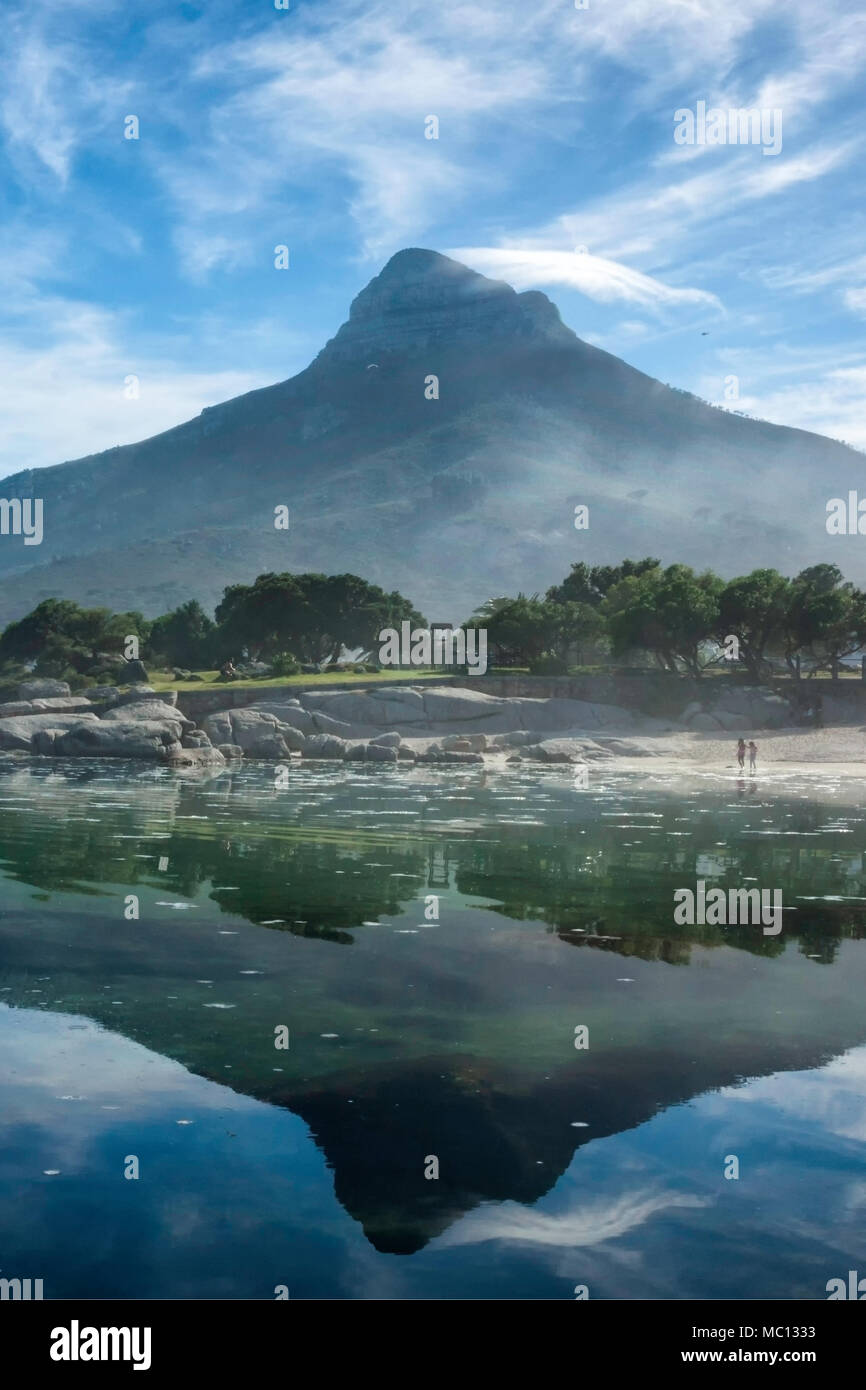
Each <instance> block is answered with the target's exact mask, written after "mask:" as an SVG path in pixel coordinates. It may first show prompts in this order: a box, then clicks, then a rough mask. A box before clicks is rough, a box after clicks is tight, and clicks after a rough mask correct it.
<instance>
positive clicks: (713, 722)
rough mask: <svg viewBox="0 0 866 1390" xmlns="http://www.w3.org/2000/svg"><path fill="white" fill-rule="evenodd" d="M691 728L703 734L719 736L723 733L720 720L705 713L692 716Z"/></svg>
mask: <svg viewBox="0 0 866 1390" xmlns="http://www.w3.org/2000/svg"><path fill="white" fill-rule="evenodd" d="M740 722H742V721H740ZM689 728H690V729H696V730H698V731H699V732H701V733H715V734H718V733H722V732H723V730H722V725H721V724H720V723H719V721H718V719H716V718H715V716H714V715H712V714H706V713H705V712H703V711H701V712H700V713H699V714H693V715H692V717H691V719H690V720H689Z"/></svg>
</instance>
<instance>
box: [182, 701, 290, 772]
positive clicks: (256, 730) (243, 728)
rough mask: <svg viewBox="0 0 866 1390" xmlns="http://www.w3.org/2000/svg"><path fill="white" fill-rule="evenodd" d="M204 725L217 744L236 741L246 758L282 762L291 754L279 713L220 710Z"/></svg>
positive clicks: (216, 745) (203, 723)
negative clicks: (280, 723)
mask: <svg viewBox="0 0 866 1390" xmlns="http://www.w3.org/2000/svg"><path fill="white" fill-rule="evenodd" d="M202 728H203V729H204V732H205V733H206V734H207V736H208V738H209V739H210V741H211V743H212V744H214V746H215V747H217V748H218V747H219V746H220V744H221V743H232V744H235V745H236V746H237V747H238V748H242V749H243V752H244V757H246V758H263V759H276V760H277V761H279V760H280V759H281V758H287V757H288V756H289V753H290V748H289V745H288V743H287V742H286V738H285V737H284V736H283V734H282V732H281V730H280V727H279V724H278V721H277V719H276V716H275V715H273V714H265V713H263V712H262V711H261V710H258V709H255V708H252V709H250V708H247V709H229V710H218V711H216V713H214V714H209V715H208V716H207V718H206V719H205V720H203V722H202Z"/></svg>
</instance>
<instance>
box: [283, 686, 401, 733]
mask: <svg viewBox="0 0 866 1390" xmlns="http://www.w3.org/2000/svg"><path fill="white" fill-rule="evenodd" d="M386 696H387V697H386ZM304 706H305V708H306V709H308V710H310V711H312V712H313V713H314V714H316V715H320V716H321V715H324V716H327V717H328V718H329V719H334V720H340V721H342V722H343V723H345V724H348V725H349V726H351V727H352V728H356V729H360V728H364V729H370V730H371V731H372V732H373V733H374V734H375V733H376V732H377V730H379V729H381V728H382V726H383V725H384V726H385V727H386V728H393V727H394V726H395V725H399V724H412V723H423V722H424V720H425V718H426V716H425V713H424V704H423V701H422V699H421V696H420V695H419V694H418V692H417V691H414V690H410V689H408V688H404V687H402V686H394V687H391V688H390V689H389V690H388V691H387V692H385V691H378V690H311V691H309V692H308V693H307V694H306V695H305V696H304Z"/></svg>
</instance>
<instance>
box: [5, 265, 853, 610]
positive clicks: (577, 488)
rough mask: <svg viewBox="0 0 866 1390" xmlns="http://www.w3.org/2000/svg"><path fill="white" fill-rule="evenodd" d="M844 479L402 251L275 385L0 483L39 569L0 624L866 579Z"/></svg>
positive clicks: (23, 571) (546, 319) (540, 312)
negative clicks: (298, 592) (301, 591)
mask: <svg viewBox="0 0 866 1390" xmlns="http://www.w3.org/2000/svg"><path fill="white" fill-rule="evenodd" d="M431 378H436V380H437V385H438V392H439V394H438V399H435V398H432V399H431V398H430V394H429V391H430V388H429V383H430V380H431ZM862 468H863V460H862V455H860V454H858V453H856V452H855V451H854V450H852V449H850V448H849V447H848V446H846V445H843V444H840V443H837V442H836V441H833V440H829V439H826V438H825V437H823V436H821V435H815V434H809V433H808V432H806V431H800V430H793V429H789V428H788V427H786V426H780V425H772V424H769V423H768V422H764V421H757V420H752V419H750V418H748V417H744V416H739V415H736V414H734V413H730V412H727V411H724V410H719V409H717V408H715V407H713V406H711V405H709V404H707V403H706V402H702V401H700V400H699V399H698V398H697V397H694V396H691V395H689V394H688V393H684V392H681V391H678V390H677V389H675V388H672V387H668V386H665V385H663V384H662V383H661V382H658V381H656V380H655V379H654V378H652V377H650V376H648V375H646V374H645V373H643V372H640V371H639V370H638V369H637V368H634V367H631V366H629V365H628V364H627V363H625V362H623V361H621V360H620V359H619V358H617V357H615V356H613V355H612V354H610V353H607V352H605V351H604V350H602V349H600V348H596V347H594V346H592V345H591V344H588V343H586V342H584V341H583V340H581V339H580V338H579V337H578V336H577V335H576V334H575V333H574V332H573V331H572V330H571V329H570V328H568V327H567V326H566V325H565V324H563V323H562V320H561V318H560V315H559V311H558V309H557V308H556V305H555V304H554V303H553V302H552V301H551V300H550V299H548V297H547V296H546V295H544V294H541V293H540V292H538V291H524V292H522V293H517V292H516V291H515V290H514V289H513V288H512V287H511V286H509V285H507V284H505V283H504V282H501V281H495V280H490V279H488V278H487V277H485V276H483V275H479V274H478V273H477V272H475V271H472V270H470V269H469V268H468V267H466V266H463V265H461V263H460V262H457V261H453V260H451V259H450V258H448V257H445V256H441V255H440V254H439V253H438V252H434V251H428V250H425V249H424V248H418V247H414V248H407V249H405V250H403V251H399V252H397V253H396V255H395V256H393V257H392V258H391V259H390V260H389V262H388V263H387V264H386V266H385V267H384V268H383V270H382V271H381V272H380V273H379V274H378V275H377V276H375V277H374V278H373V279H372V280H371V281H370V282H369V283H368V285H366V286H365V287H364V288H363V289H362V290H361V291H360V293H359V294H358V295H357V296H356V297H355V299H354V300H353V301H352V305H351V307H350V311H349V316H348V318H347V320H346V321H345V323H344V324H343V325H342V326H341V327H340V328H339V329H338V331H337V333H336V334H335V335H334V336H333V337H332V338H331V339H329V341H328V342H327V343H325V345H324V346H323V348H322V349H321V351H320V352H319V353H318V354H317V356H316V357H315V358H313V360H312V361H311V362H310V363H309V365H308V366H307V367H305V368H304V369H303V370H302V371H301V372H299V373H297V374H296V375H295V376H294V377H291V378H289V379H287V380H286V381H282V382H277V383H275V384H273V385H270V386H266V387H261V388H258V389H256V390H254V391H251V392H247V393H245V394H244V395H242V396H238V397H235V398H233V399H232V400H229V401H226V402H222V403H220V404H219V405H215V406H210V407H207V408H205V409H204V410H203V411H202V412H201V413H200V415H198V416H196V417H194V418H193V419H191V420H188V421H185V422H183V423H182V424H179V425H176V426H174V427H172V428H171V429H169V430H167V431H164V432H162V433H161V434H159V435H155V436H152V437H151V438H149V439H144V440H141V441H139V442H137V443H134V444H128V445H123V446H116V447H115V448H113V449H110V450H107V451H103V452H102V453H99V454H94V455H89V456H87V457H84V458H81V459H77V460H71V461H67V462H65V463H61V464H56V465H52V466H51V467H49V468H44V469H38V470H24V471H22V472H20V473H18V474H15V475H13V476H12V477H10V478H7V479H6V482H5V484H4V493H5V495H6V496H7V497H13V496H17V497H22V498H23V497H26V496H35V495H40V496H43V498H44V507H45V523H44V525H45V539H44V541H43V544H42V546H41V547H40V548H39V551H38V554H37V553H36V551H35V548H30V547H28V548H27V549H26V550H25V549H24V547H23V544H22V542H21V539H20V538H16V537H11V536H4V537H2V538H0V624H2V623H6V622H8V621H10V620H11V619H13V618H15V617H18V616H20V615H21V614H22V613H24V612H26V611H28V609H29V608H32V607H33V606H34V604H35V603H36V602H38V601H39V600H40V598H43V597H47V596H48V595H49V594H57V595H58V596H61V597H68V598H74V599H76V600H77V601H79V602H81V603H85V604H87V605H88V606H92V605H96V604H106V605H108V606H110V607H112V608H115V609H118V610H124V609H127V608H140V609H141V610H142V611H144V612H145V614H146V615H147V616H154V615H155V614H157V613H160V612H164V611H166V610H167V609H168V608H171V607H174V606H176V604H177V603H180V602H183V601H185V600H186V599H188V598H192V597H196V598H198V599H200V600H201V601H202V602H203V603H204V604H205V606H207V607H211V608H212V607H213V606H214V604H215V603H216V602H218V600H219V598H220V596H221V593H222V590H223V588H224V587H225V586H226V585H227V584H230V583H238V582H250V581H251V580H252V579H253V578H254V577H255V575H256V574H258V573H261V572H263V571H265V570H290V571H299V570H305V569H314V570H323V571H326V572H345V571H347V570H349V571H354V572H356V573H359V574H362V575H363V576H364V577H365V578H367V579H369V580H370V581H371V582H374V583H378V584H381V585H382V586H383V587H384V588H386V589H389V590H390V589H393V588H399V589H400V590H401V591H402V592H404V593H405V594H406V595H407V597H409V598H411V599H412V600H413V602H415V604H416V606H417V607H419V608H420V609H421V610H422V611H423V612H425V614H426V615H427V617H428V618H429V619H430V620H452V621H454V620H460V619H462V618H464V617H465V616H466V615H467V613H468V612H469V611H471V609H473V608H474V607H475V606H477V605H478V604H479V603H481V602H482V601H483V600H484V599H486V598H487V597H489V596H490V595H491V594H494V593H504V592H512V593H513V592H515V591H516V590H517V589H523V590H524V591H528V592H535V591H538V590H542V589H544V588H546V587H547V586H548V585H549V584H552V583H555V582H557V581H559V580H561V579H562V578H563V577H564V575H565V574H566V573H567V572H568V568H569V566H570V564H571V563H572V562H573V561H574V560H578V559H586V560H587V561H589V562H591V563H600V562H606V561H614V560H619V559H621V558H622V557H623V556H624V555H626V554H631V555H643V554H647V553H652V554H657V555H659V557H660V558H661V559H662V560H664V561H666V562H671V561H673V560H682V561H684V562H686V563H692V564H695V565H696V566H698V567H699V568H703V567H704V566H705V565H707V564H709V565H712V566H714V567H716V568H718V569H719V570H720V572H722V573H725V574H730V573H741V572H743V571H744V570H748V569H751V568H754V567H755V566H756V565H758V564H772V565H775V566H777V567H778V568H781V569H787V570H788V571H789V572H792V571H796V570H799V569H800V568H802V567H803V566H804V565H805V564H807V563H816V562H817V561H818V560H821V559H827V558H837V560H838V563H839V564H840V567H841V568H842V569H843V570H845V572H846V574H847V575H848V577H849V578H853V579H858V580H859V579H864V578H866V568H864V562H863V560H862V559H861V558H860V553H859V550H858V549H857V546H856V541H857V539H858V538H856V537H855V538H850V540H851V541H853V542H854V544H853V545H852V544H850V543H848V541H849V538H845V537H837V538H833V543H832V545H831V544H830V538H829V537H828V536H827V534H826V528H825V525H824V519H825V512H824V508H825V503H826V500H827V499H828V498H829V497H831V496H838V495H843V494H844V492H845V491H846V490H847V488H849V487H854V486H856V484H857V482H858V481H860V477H861V474H862ZM37 488H38V492H37V491H35V489H37ZM578 504H585V505H588V506H589V507H590V528H589V530H588V531H585V532H576V531H575V530H574V527H573V514H574V507H575V506H576V505H578ZM279 505H283V506H288V507H289V509H290V515H291V524H290V529H289V531H288V532H277V531H275V529H274V524H273V518H274V508H275V507H277V506H279ZM732 566H733V568H732ZM852 567H853V571H854V572H852Z"/></svg>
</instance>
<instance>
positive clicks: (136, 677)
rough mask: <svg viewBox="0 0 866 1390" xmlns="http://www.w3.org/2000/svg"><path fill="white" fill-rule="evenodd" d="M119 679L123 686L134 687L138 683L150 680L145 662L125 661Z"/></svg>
mask: <svg viewBox="0 0 866 1390" xmlns="http://www.w3.org/2000/svg"><path fill="white" fill-rule="evenodd" d="M117 678H118V681H119V683H120V684H121V685H132V684H134V683H135V682H136V681H147V680H149V676H148V674H147V671H146V669H145V665H144V662H143V661H124V662H123V664H122V666H121V667H120V670H119V672H118V676H117Z"/></svg>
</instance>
